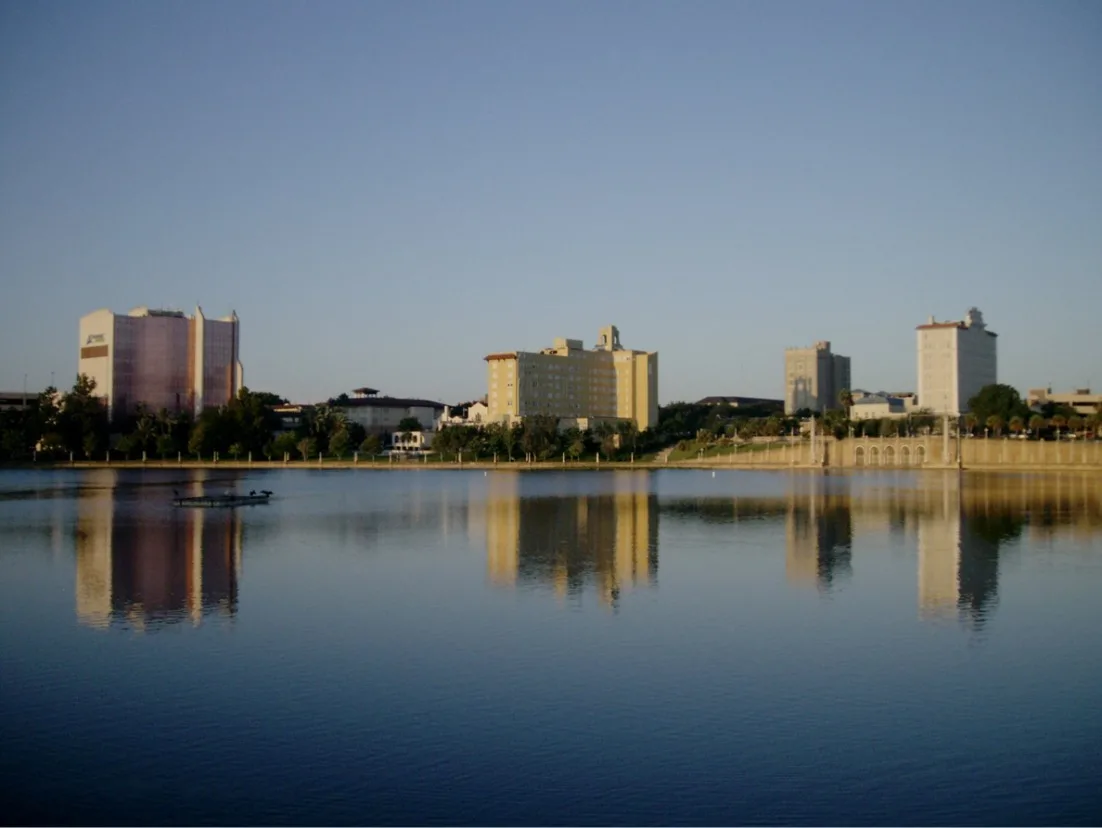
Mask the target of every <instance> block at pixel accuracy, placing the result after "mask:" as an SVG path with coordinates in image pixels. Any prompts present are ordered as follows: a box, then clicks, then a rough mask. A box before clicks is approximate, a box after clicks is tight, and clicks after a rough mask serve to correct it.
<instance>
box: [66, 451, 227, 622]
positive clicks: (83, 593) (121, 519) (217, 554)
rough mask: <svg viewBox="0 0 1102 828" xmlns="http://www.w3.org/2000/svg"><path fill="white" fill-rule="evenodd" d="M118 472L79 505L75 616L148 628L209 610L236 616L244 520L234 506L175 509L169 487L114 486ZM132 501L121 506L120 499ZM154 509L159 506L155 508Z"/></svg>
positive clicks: (198, 617) (106, 477) (102, 478)
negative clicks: (170, 503)
mask: <svg viewBox="0 0 1102 828" xmlns="http://www.w3.org/2000/svg"><path fill="white" fill-rule="evenodd" d="M114 476H115V473H114V472H106V473H105V474H104V475H101V476H99V478H98V479H97V480H96V481H95V482H94V483H93V485H96V486H103V487H101V488H94V489H89V490H86V491H85V493H84V495H85V496H82V497H81V498H80V499H79V500H78V502H77V530H76V612H77V619H78V620H79V621H80V622H81V623H83V624H88V625H90V626H95V627H106V626H108V625H109V624H110V622H111V621H112V620H127V621H129V622H130V623H132V624H134V625H136V626H138V627H144V626H145V624H146V623H147V622H155V623H165V622H171V621H180V620H183V619H184V618H190V620H191V622H192V623H193V624H198V623H199V622H200V621H201V620H202V618H203V616H204V615H210V614H218V615H223V616H233V615H234V614H235V613H236V612H237V584H238V578H239V577H240V574H241V545H242V524H241V518H240V515H239V514H238V513H237V511H236V510H233V509H227V510H217V511H212V510H206V509H174V510H171V511H164V512H161V511H160V507H162V506H166V505H167V500H168V498H167V497H166V491H165V490H164V489H161V488H156V487H142V486H136V487H135V488H133V489H129V490H120V489H118V488H115V487H114V486H113V485H110V484H111V483H112V482H113V480H114ZM124 493H125V494H126V495H129V494H131V493H133V494H134V495H135V497H136V501H135V500H130V499H129V498H128V499H127V500H126V501H125V508H122V509H120V508H118V506H119V502H120V496H122V495H123V494H124ZM150 506H152V507H153V508H154V509H157V510H158V511H157V512H156V513H150V511H149V507H150Z"/></svg>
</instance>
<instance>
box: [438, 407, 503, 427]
mask: <svg viewBox="0 0 1102 828" xmlns="http://www.w3.org/2000/svg"><path fill="white" fill-rule="evenodd" d="M457 408H460V409H461V408H462V406H457ZM489 422H490V408H489V406H487V405H486V403H484V402H482V401H479V402H473V403H471V404H470V405H468V406H467V410H466V413H464V414H456V413H455V412H454V411H453V409H452V407H451V406H448V405H446V406H444V411H443V413H442V414H441V416H440V419H439V420H438V421H437V428H438V429H439V428H443V427H444V426H481V425H486V424H488V423H489Z"/></svg>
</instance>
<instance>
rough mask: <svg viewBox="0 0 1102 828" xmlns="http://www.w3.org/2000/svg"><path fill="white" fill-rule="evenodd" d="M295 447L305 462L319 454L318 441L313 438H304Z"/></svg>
mask: <svg viewBox="0 0 1102 828" xmlns="http://www.w3.org/2000/svg"><path fill="white" fill-rule="evenodd" d="M295 447H296V448H297V449H298V450H299V453H300V454H302V459H303V460H304V461H305V460H309V459H310V458H311V457H313V456H314V455H315V454H317V453H318V441H317V440H315V439H314V438H313V437H303V438H302V439H301V440H299V441H298V443H296V444H295Z"/></svg>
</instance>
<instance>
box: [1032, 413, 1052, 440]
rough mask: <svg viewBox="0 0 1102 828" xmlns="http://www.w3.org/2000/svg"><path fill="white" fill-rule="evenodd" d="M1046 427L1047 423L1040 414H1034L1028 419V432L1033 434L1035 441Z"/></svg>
mask: <svg viewBox="0 0 1102 828" xmlns="http://www.w3.org/2000/svg"><path fill="white" fill-rule="evenodd" d="M1046 425H1048V421H1047V420H1046V419H1045V418H1044V417H1042V416H1041V415H1040V414H1034V415H1033V416H1032V417H1030V418H1029V430H1030V431H1032V432H1033V434H1034V435H1035V436H1036V437H1037V439H1040V438H1041V432H1042V431H1043V430H1044V428H1045V426H1046Z"/></svg>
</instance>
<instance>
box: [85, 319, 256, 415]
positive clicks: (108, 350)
mask: <svg viewBox="0 0 1102 828" xmlns="http://www.w3.org/2000/svg"><path fill="white" fill-rule="evenodd" d="M240 332H241V331H240V322H239V320H238V318H237V314H236V313H231V314H230V315H229V316H226V317H223V318H222V319H207V318H206V317H205V316H204V315H203V309H202V308H199V307H197V308H196V309H195V315H194V316H184V314H183V313H182V312H181V311H175V310H151V309H150V308H146V307H139V308H134V310H132V311H130V313H128V314H121V313H113V312H112V311H110V310H106V309H104V310H97V311H93V312H92V313H89V314H86V315H85V316H82V317H81V319H80V360H79V368H78V371H79V373H81V374H87V375H88V376H89V377H91V378H92V379H94V380H95V381H96V393H97V394H99V395H101V396H103V397H104V398H105V399H106V401H107V409H108V413H109V414H110V416H111V417H112V418H115V417H120V416H124V415H125V414H127V413H130V412H131V411H133V410H134V408H135V406H137V405H138V404H139V403H140V404H142V405H145V406H148V407H149V408H151V409H154V410H160V409H162V408H165V409H168V410H169V411H172V412H179V411H191V412H193V413H194V414H196V415H198V414H199V413H200V412H202V411H203V409H204V408H212V407H215V406H219V405H225V404H226V403H228V402H229V401H230V400H231V399H233V398H234V397H235V396H236V395H237V392H238V391H239V390H240V389H241V386H242V384H243V382H244V368H242V366H241V344H240Z"/></svg>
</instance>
